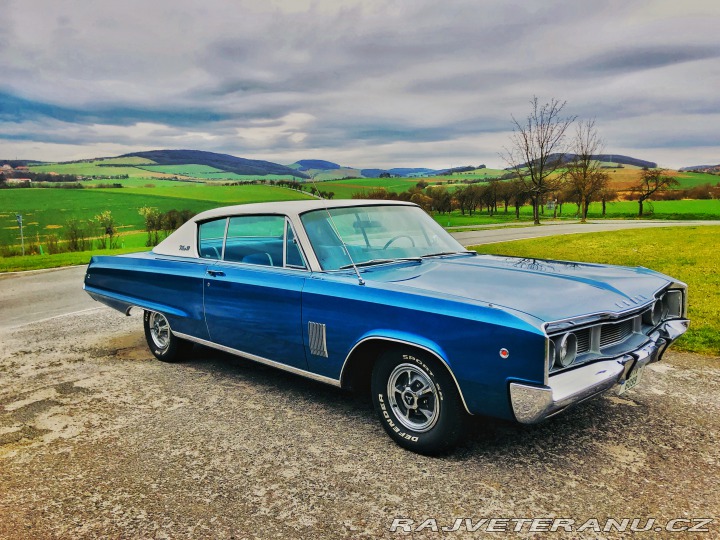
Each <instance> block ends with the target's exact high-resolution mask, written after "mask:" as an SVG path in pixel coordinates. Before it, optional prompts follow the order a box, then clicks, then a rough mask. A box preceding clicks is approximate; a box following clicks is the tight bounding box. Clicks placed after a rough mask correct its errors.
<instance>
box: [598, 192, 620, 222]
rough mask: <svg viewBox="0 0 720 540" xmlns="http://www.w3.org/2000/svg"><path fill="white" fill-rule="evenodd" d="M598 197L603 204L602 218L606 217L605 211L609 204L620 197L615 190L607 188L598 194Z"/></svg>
mask: <svg viewBox="0 0 720 540" xmlns="http://www.w3.org/2000/svg"><path fill="white" fill-rule="evenodd" d="M597 196H598V199H600V202H601V203H602V216H603V217H605V210H606V207H607V203H608V202H609V201H614V200H615V199H617V196H618V194H617V191H615V190H614V189H610V188H608V187H605V188H603V189H601V190H600V191H599V192H598V194H597Z"/></svg>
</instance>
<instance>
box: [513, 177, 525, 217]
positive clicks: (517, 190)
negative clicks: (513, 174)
mask: <svg viewBox="0 0 720 540" xmlns="http://www.w3.org/2000/svg"><path fill="white" fill-rule="evenodd" d="M510 186H511V187H510V189H511V192H512V201H513V205H514V206H515V219H520V207H521V206H523V205H524V204H525V202H527V200H528V194H527V192H526V191H525V189H526V188H525V184H524V183H523V182H522V181H521V180H520V179H515V180H513V181H511V182H510Z"/></svg>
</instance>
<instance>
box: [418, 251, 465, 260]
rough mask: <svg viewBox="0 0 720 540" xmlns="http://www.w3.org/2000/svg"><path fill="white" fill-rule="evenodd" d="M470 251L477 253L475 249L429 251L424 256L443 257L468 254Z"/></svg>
mask: <svg viewBox="0 0 720 540" xmlns="http://www.w3.org/2000/svg"><path fill="white" fill-rule="evenodd" d="M468 253H472V254H473V255H477V253H476V252H475V251H441V252H440V253H428V254H427V255H423V256H422V258H423V259H424V258H426V257H442V256H443V255H467V254H468Z"/></svg>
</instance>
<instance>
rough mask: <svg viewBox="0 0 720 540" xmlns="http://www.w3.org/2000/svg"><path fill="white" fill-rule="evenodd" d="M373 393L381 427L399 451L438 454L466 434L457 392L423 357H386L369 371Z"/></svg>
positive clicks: (410, 352) (405, 352) (404, 353)
mask: <svg viewBox="0 0 720 540" xmlns="http://www.w3.org/2000/svg"><path fill="white" fill-rule="evenodd" d="M391 389H395V390H394V391H391ZM371 390H372V400H373V404H374V405H375V411H376V412H377V414H378V417H379V419H380V423H381V424H382V426H383V428H384V429H385V431H386V432H387V433H388V435H390V437H391V438H392V439H393V440H394V441H395V442H396V443H397V444H399V445H400V446H402V447H403V448H407V449H408V450H412V451H413V452H418V453H420V454H426V455H437V454H441V453H444V452H447V451H449V450H451V449H452V448H454V446H455V445H456V444H457V442H458V441H459V440H460V438H461V437H462V436H463V434H464V431H465V426H466V421H467V413H466V411H465V408H464V407H463V404H462V401H461V399H460V395H459V393H458V390H457V387H456V386H455V383H454V381H453V380H452V378H451V376H450V374H449V373H448V371H447V369H446V368H445V367H444V366H442V365H440V363H439V362H438V361H437V360H435V359H434V358H432V357H430V356H429V355H427V354H423V353H421V352H419V351H416V350H414V349H409V348H408V349H393V350H390V351H387V352H385V353H384V354H382V355H381V356H380V358H378V360H377V362H376V363H375V366H374V367H373V372H372V378H371Z"/></svg>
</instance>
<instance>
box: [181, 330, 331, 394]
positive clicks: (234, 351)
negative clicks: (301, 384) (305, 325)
mask: <svg viewBox="0 0 720 540" xmlns="http://www.w3.org/2000/svg"><path fill="white" fill-rule="evenodd" d="M173 334H174V335H176V336H177V337H179V338H181V339H186V340H188V341H193V342H195V343H199V344H200V345H205V346H206V347H211V348H213V349H218V350H220V351H223V352H227V353H230V354H234V355H236V356H242V357H243V358H247V359H248V360H253V361H255V362H258V363H260V364H265V365H266V366H270V367H274V368H277V369H281V370H283V371H289V372H290V373H294V374H295V375H301V376H303V377H307V378H308V379H313V380H315V381H319V382H322V383H325V384H329V385H332V386H336V387H338V388H339V387H340V381H339V380H338V379H333V378H331V377H325V376H324V375H318V374H316V373H312V372H311V371H305V370H304V369H300V368H296V367H293V366H288V365H287V364H283V363H281V362H276V361H275V360H270V359H269V358H264V357H262V356H257V355H255V354H251V353H247V352H243V351H239V350H238V349H233V348H231V347H226V346H225V345H220V344H218V343H214V342H212V341H208V340H205V339H201V338H197V337H195V336H191V335H188V334H182V333H180V332H173Z"/></svg>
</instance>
